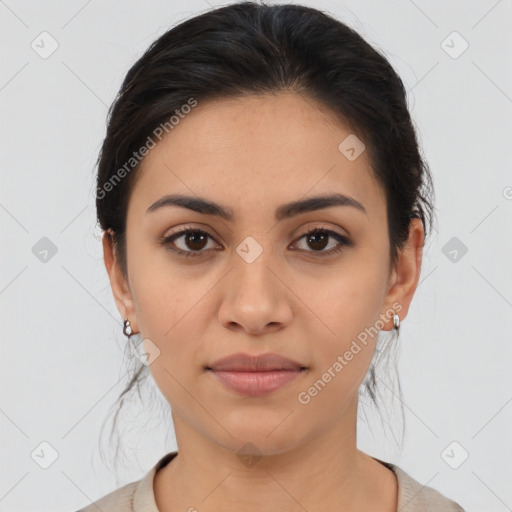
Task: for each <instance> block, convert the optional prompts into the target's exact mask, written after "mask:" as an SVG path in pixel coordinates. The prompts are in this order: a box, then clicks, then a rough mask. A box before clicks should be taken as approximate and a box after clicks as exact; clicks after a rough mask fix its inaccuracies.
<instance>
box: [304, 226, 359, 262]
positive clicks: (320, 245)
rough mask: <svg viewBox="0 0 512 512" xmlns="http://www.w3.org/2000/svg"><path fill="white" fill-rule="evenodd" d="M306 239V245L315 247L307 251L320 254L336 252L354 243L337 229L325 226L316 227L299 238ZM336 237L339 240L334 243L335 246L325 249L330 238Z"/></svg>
mask: <svg viewBox="0 0 512 512" xmlns="http://www.w3.org/2000/svg"><path fill="white" fill-rule="evenodd" d="M303 238H304V239H305V240H306V246H307V247H309V248H311V249H313V250H307V249H306V252H312V253H319V255H322V256H323V255H328V254H334V253H337V252H339V251H341V250H342V249H343V247H344V246H350V245H352V244H351V242H350V240H349V239H348V238H346V237H344V236H343V235H340V234H339V233H336V232H335V231H332V230H330V229H325V228H315V229H313V230H312V231H308V232H307V233H304V234H303V235H302V236H301V237H300V238H299V239H298V240H302V239H303ZM331 238H334V239H335V240H337V241H338V243H337V244H334V246H333V248H331V249H330V250H327V251H325V250H324V249H325V248H326V247H328V245H329V239H331Z"/></svg>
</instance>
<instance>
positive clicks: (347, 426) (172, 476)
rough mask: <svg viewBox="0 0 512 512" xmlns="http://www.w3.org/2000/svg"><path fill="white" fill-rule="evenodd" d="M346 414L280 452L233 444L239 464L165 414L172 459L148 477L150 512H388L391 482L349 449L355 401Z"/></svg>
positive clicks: (392, 502) (392, 501) (384, 471)
mask: <svg viewBox="0 0 512 512" xmlns="http://www.w3.org/2000/svg"><path fill="white" fill-rule="evenodd" d="M347 409H349V410H345V411H344V413H343V415H342V416H341V417H340V420H339V422H338V423H337V424H335V426H334V427H333V428H331V429H330V430H328V431H326V432H324V433H323V434H322V435H316V436H315V437H314V438H313V439H302V440H301V443H297V444H296V445H295V446H293V447H292V448H290V449H287V450H286V451H279V450H278V449H276V448H275V447H273V448H272V449H270V448H269V444H268V441H267V444H266V445H264V444H263V443H264V442H262V441H257V442H254V443H253V444H251V443H247V444H245V443H241V444H240V446H244V448H243V449H242V450H241V451H242V452H243V453H246V454H247V455H245V456H243V457H239V453H237V451H240V450H230V449H226V448H225V447H223V446H221V445H219V444H218V443H215V442H213V441H212V439H210V438H206V437H205V436H204V434H203V433H202V432H198V431H196V430H193V429H190V427H189V426H188V425H187V424H186V423H185V422H183V421H182V419H181V418H180V417H179V416H178V415H176V416H175V415H174V414H173V420H174V426H175V432H176V439H177V444H178V455H177V456H176V457H175V458H174V459H173V460H172V461H171V462H170V463H169V464H168V465H167V466H165V467H164V468H163V469H162V470H160V471H159V472H158V473H157V474H156V476H155V481H154V490H155V500H156V503H157V506H158V509H159V510H160V511H161V512H171V511H175V510H195V509H197V510H201V511H202V512H209V511H212V512H213V511H217V510H244V511H246V512H256V511H258V512H259V511H261V510H265V511H266V512H278V511H279V512H282V511H283V510H286V511H295V510H297V511H300V512H304V510H307V511H308V512H316V511H320V510H322V511H325V510H344V511H347V512H349V511H354V512H355V511H358V512H362V511H365V510H372V511H376V510H378V511H383V512H395V511H396V504H397V503H396V501H397V487H396V485H397V484H396V478H395V475H394V474H393V472H392V471H391V470H389V469H388V468H386V467H385V466H383V465H382V464H380V463H379V462H377V461H375V460H374V459H372V458H371V457H369V456H368V455H366V454H364V453H363V452H361V451H360V450H358V449H357V446H356V418H357V399H356V400H354V401H353V402H352V403H351V404H350V406H349V407H348V408H347ZM347 418H350V420H347ZM255 445H256V446H258V447H262V448H263V446H265V447H266V450H267V451H266V452H263V453H262V451H260V450H259V449H256V448H255ZM251 447H252V448H253V449H254V451H253V452H251Z"/></svg>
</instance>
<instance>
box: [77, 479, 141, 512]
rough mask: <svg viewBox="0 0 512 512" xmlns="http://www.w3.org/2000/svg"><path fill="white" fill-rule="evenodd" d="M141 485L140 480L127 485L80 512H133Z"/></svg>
mask: <svg viewBox="0 0 512 512" xmlns="http://www.w3.org/2000/svg"><path fill="white" fill-rule="evenodd" d="M139 483H140V480H138V481H136V482H131V483H129V484H126V485H124V486H123V487H120V488H119V489H117V490H115V491H113V492H111V493H109V494H107V495H105V496H103V497H102V498H100V499H99V500H96V501H95V502H94V503H91V504H90V505H88V506H86V507H85V508H81V509H80V510H78V512H98V510H101V511H102V512H114V511H118V512H123V511H126V512H128V511H131V510H132V509H133V507H132V504H133V496H134V494H135V489H136V488H137V486H138V485H139Z"/></svg>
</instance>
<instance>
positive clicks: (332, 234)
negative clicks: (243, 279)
mask: <svg viewBox="0 0 512 512" xmlns="http://www.w3.org/2000/svg"><path fill="white" fill-rule="evenodd" d="M189 233H199V234H201V235H205V236H207V237H209V238H211V239H212V240H215V238H214V237H213V236H212V235H210V233H208V232H207V231H204V230H202V229H198V228H187V229H184V230H182V231H178V232H177V233H173V234H172V235H169V236H167V237H163V238H161V239H160V240H159V243H160V244H161V245H169V246H170V244H171V243H172V242H173V241H174V240H176V239H178V238H180V237H181V236H183V235H188V234H189ZM318 233H325V234H326V235H328V236H329V237H332V238H334V239H336V240H337V241H338V242H339V244H338V245H337V246H336V247H335V248H334V249H331V250H329V251H326V252H321V251H306V252H309V253H312V254H314V255H315V256H317V255H318V256H331V255H334V254H337V253H339V252H341V251H342V250H343V249H344V247H345V246H347V247H350V246H351V245H352V242H351V241H350V240H349V239H348V238H346V237H345V236H343V235H340V234H339V233H337V232H336V231H332V230H330V229H327V228H314V229H312V230H310V231H307V232H306V233H304V234H302V235H301V236H300V237H299V238H297V240H296V242H298V241H299V240H301V239H303V238H304V237H307V236H310V235H315V234H318ZM215 241H216V240H215ZM170 250H171V251H173V252H175V253H177V254H179V255H181V256H185V257H189V256H191V257H198V256H202V253H204V252H207V251H204V250H201V251H183V250H182V249H178V248H176V247H170Z"/></svg>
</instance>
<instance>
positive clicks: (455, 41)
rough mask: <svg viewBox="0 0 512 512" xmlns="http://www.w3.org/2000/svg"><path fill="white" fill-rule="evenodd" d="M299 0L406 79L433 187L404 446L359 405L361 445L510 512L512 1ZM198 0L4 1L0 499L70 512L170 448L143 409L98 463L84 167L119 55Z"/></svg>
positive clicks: (98, 363)
mask: <svg viewBox="0 0 512 512" xmlns="http://www.w3.org/2000/svg"><path fill="white" fill-rule="evenodd" d="M276 3H278V2H276ZM303 3H304V4H306V5H311V6H313V7H317V8H320V9H325V10H327V11H328V12H330V13H332V14H334V15H335V16H336V17H338V18H339V19H341V20H342V21H345V22H346V23H348V24H349V25H351V26H352V27H354V28H355V29H356V30H358V31H359V32H360V33H361V35H363V37H365V38H366V39H367V40H368V41H369V42H370V43H371V44H373V45H374V46H377V47H378V48H380V49H381V50H383V51H384V53H385V54H386V56H387V57H388V58H389V60H390V62H391V63H392V65H393V66H394V67H395V68H396V70H397V71H398V72H399V74H400V75H401V77H402V78H403V80H404V83H405V84H406V86H407V88H408V91H409V105H410V109H411V112H412V115H413V117H414V120H415V123H416V125H417V128H418V134H419V137H420V141H421V144H422V146H423V149H424V153H425V156H426V158H427V160H428V162H429V164H430V166H431V169H432V172H433V174H434V179H435V187H436V194H437V202H436V208H437V216H438V222H439V224H438V230H437V231H435V232H433V234H432V237H431V239H430V242H429V243H428V246H427V251H426V253H425V258H424V265H423V269H422V277H421V278H420V281H421V284H420V285H419V288H418V290H417V292H416V296H415V298H414V300H413V303H412V309H411V311H410V314H409V316H408V317H407V319H406V320H405V321H404V322H403V324H402V326H401V347H402V348H401V357H400V360H399V374H400V379H401V384H402V389H403V393H404V409H405V414H406V425H407V426H406V432H405V436H406V437H405V445H404V449H403V450H399V449H398V448H397V447H396V444H395V443H394V441H393V439H392V436H390V435H389V433H387V434H386V433H385V432H384V430H383V429H380V430H379V425H380V419H379V418H378V416H377V415H375V414H373V415H372V414H371V411H370V413H369V414H367V417H368V420H367V421H368V422H369V423H370V424H371V431H370V429H369V428H368V427H367V426H366V423H365V422H364V421H361V422H360V425H359V429H360V430H359V439H358V444H359V447H360V449H362V450H363V451H367V452H368V453H370V454H371V455H373V456H376V457H380V458H382V459H385V460H388V461H391V462H394V463H396V464H398V465H399V466H400V467H402V469H404V470H405V471H407V472H409V473H410V474H411V475H412V476H413V477H414V478H416V479H417V480H419V481H420V482H421V483H423V484H426V485H429V486H432V487H435V488H436V489H438V490H439V491H441V492H442V493H444V494H446V495H447V496H449V497H451V498H452V499H454V500H456V501H458V502H459V503H460V504H461V505H462V506H464V507H465V508H466V509H467V510H469V511H472V510H473V511H479V510H485V511H486V512H491V511H496V512H502V511H506V510H512V487H511V486H510V482H511V481H512V468H511V464H510V461H511V460H512V442H511V441H510V432H511V426H512V403H511V402H512V385H511V384H512V382H511V379H512V378H511V372H510V363H511V356H512V344H511V341H512V339H511V332H512V314H511V313H512V273H511V271H510V262H511V261H512V258H511V255H512V242H511V236H510V234H511V233H512V172H511V166H510V162H511V140H512V138H511V136H512V129H511V123H510V119H511V114H512V99H511V97H512V73H511V68H510V57H509V55H510V51H511V50H512V32H511V31H510V25H511V22H512V3H511V1H510V0H508V1H507V0H501V1H495V0H490V1H472V2H467V1H452V2H446V1H444V0H443V1H441V0H438V1H430V2H427V1H420V0H416V1H412V0H396V1H387V2H381V1H377V0H374V1H358V2H356V1H351V2H349V1H347V2H343V1H339V2H334V1H318V2H312V1H310V2H303ZM208 4H210V5H212V6H214V5H221V4H220V3H216V2H214V1H213V0H209V1H208V2H206V1H205V0H196V1H192V0H189V1H187V2H185V1H175V2H172V3H171V2H168V1H167V2H166V1H152V2H142V1H135V0H131V1H123V2H121V1H120V0H117V1H100V0H90V1H88V2H87V1H82V0H80V1H67V2H64V1H48V2H36V1H34V0H32V1H24V0H6V1H0V17H1V27H0V37H1V45H0V47H1V52H2V53H1V58H2V62H1V68H0V69H1V77H0V102H1V113H0V115H1V117H0V118H1V137H0V141H1V164H2V176H1V178H2V183H1V191H0V220H1V232H0V233H1V248H2V251H1V258H2V259H1V275H0V301H1V313H2V317H1V319H2V323H1V325H2V327H1V343H2V359H1V374H0V378H1V407H0V429H1V436H2V437H1V438H2V443H1V447H0V450H1V452H0V460H1V461H2V464H1V477H0V510H9V511H21V510H29V509H37V510H39V511H41V512H44V511H50V510H51V511H55V510H58V509H60V510H69V511H71V510H76V509H77V508H79V507H82V506H85V505H86V504H88V503H89V502H90V501H91V500H94V499H97V498H99V497H100V496H102V495H104V494H106V493H107V492H110V491H112V490H113V489H114V488H116V487H117V486H118V485H120V484H123V483H126V482H128V481H131V480H135V479H138V478H141V476H142V475H143V474H144V473H145V472H146V471H147V470H148V469H149V468H150V467H151V466H152V465H153V464H154V463H155V462H156V460H157V459H158V458H160V457H161V456H162V455H163V454H164V453H166V452H167V451H170V450H173V449H175V444H174V438H173V433H172V424H169V421H170V420H169V418H166V419H165V420H160V419H159V416H161V412H158V410H155V409H154V408H150V407H149V406H147V407H146V409H134V410H135V411H142V413H138V415H137V416H136V415H135V413H133V414H132V415H131V416H128V418H127V419H125V420H124V421H126V425H128V426H129V427H132V426H133V427H134V428H135V434H127V440H128V447H127V449H128V450H132V451H131V452H129V453H128V455H129V457H130V458H129V459H128V461H127V467H126V468H124V469H123V470H122V471H121V473H120V475H121V476H120V480H115V479H114V475H113V474H112V473H111V472H109V470H108V469H107V468H106V467H105V466H104V465H103V463H102V462H101V460H100V458H99V457H98V448H97V447H98V436H99V429H100V426H101V423H102V421H103V420H104V418H105V416H106V414H107V412H108V409H109V407H110V406H111V405H112V404H113V403H114V401H115V399H116V397H117V395H118V394H119V392H120V391H121V390H122V389H123V387H124V384H125V379H124V378H123V374H124V367H125V366H124V360H123V346H124V339H125V338H124V336H123V335H122V332H121V331H122V326H121V321H122V319H121V318H120V315H119V313H118V312H117V309H116V308H115V304H114V300H113V298H112V294H111V290H110V285H109V283H108V278H107V274H106V272H105V269H104V266H103V260H102V251H101V244H100V239H99V232H98V230H97V228H96V227H95V209H94V188H95V186H94V172H95V168H94V164H95V159H96V157H97V153H98V150H99V147H100V143H101V141H102V137H103V136H104V130H105V118H106V114H107V108H108V106H109V105H110V103H111V102H112V101H113V99H114V97H115V94H116V92H117V90H118V88H119V86H120V84H121V81H122V79H123V77H124V75H125V73H126V72H127V70H128V69H129V67H130V66H131V65H132V64H133V63H134V62H135V60H136V58H138V57H139V56H140V55H141V54H142V52H143V51H144V50H145V49H146V48H147V46H148V45H149V44H150V43H151V42H152V41H153V40H154V39H155V38H156V37H157V36H159V35H160V34H162V33H163V32H164V31H166V30H167V29H168V28H170V27H171V26H172V25H174V24H175V23H177V22H178V21H180V20H182V19H184V18H187V17H189V16H191V15H193V14H195V13H199V12H202V11H204V10H206V9H209V5H208ZM43 31H46V32H48V33H49V34H50V36H47V35H43V36H40V34H41V32H43ZM454 31H457V32H458V33H459V34H460V36H461V38H458V36H457V35H454V34H453V32H454ZM43 38H45V39H43ZM42 39H43V42H41V41H42ZM52 40H55V41H56V44H58V48H57V49H56V50H55V51H54V53H52V54H51V55H49V56H47V55H44V56H45V57H46V58H43V56H42V55H41V53H42V52H43V53H44V51H46V52H48V51H49V50H51V44H55V43H52ZM443 41H444V42H443ZM464 41H467V43H468V45H469V46H468V48H467V49H466V50H465V51H464V52H462V53H461V51H462V50H463V48H464ZM33 42H34V43H33ZM32 44H34V46H35V47H36V48H37V51H36V50H35V49H33V48H32V46H31V45H32ZM43 47H44V48H43ZM507 53H508V54H509V55H507ZM44 237H46V238H47V239H49V241H51V244H50V242H49V241H48V240H46V239H44ZM41 239H43V240H41ZM53 246H54V249H53V250H54V251H55V250H56V252H55V254H53V253H52V247H53ZM464 247H466V248H467V252H466V253H465V254H463V251H462V250H461V249H463V248H464ZM44 250H49V252H47V253H45V252H44ZM454 250H455V251H456V253H455V252H453V251H454ZM455 254H457V256H456V257H455ZM159 396H160V395H159ZM160 399H161V400H163V398H162V397H161V396H160ZM395 410H396V415H397V416H398V407H397V405H395ZM135 418H137V421H135ZM139 419H140V424H139V421H138V420H139ZM148 421H149V423H147V424H146V422H148ZM165 424H167V427H166V426H165ZM141 429H142V430H141ZM169 429H170V432H169ZM166 433H168V434H169V438H168V439H167V440H166V438H165V435H166ZM399 435H400V433H399ZM453 442H455V444H451V443H453ZM41 443H47V444H41ZM447 447H448V449H447ZM466 452H467V454H468V458H467V460H465V461H464V462H463V463H462V464H460V462H461V461H462V460H463V458H464V456H465V453H466ZM52 454H55V457H56V459H55V461H53V463H52ZM449 463H450V464H451V465H452V466H454V465H458V468H457V469H454V468H453V467H451V466H450V464H449ZM41 464H43V465H48V467H47V469H43V467H41ZM459 464H460V465H459Z"/></svg>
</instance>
